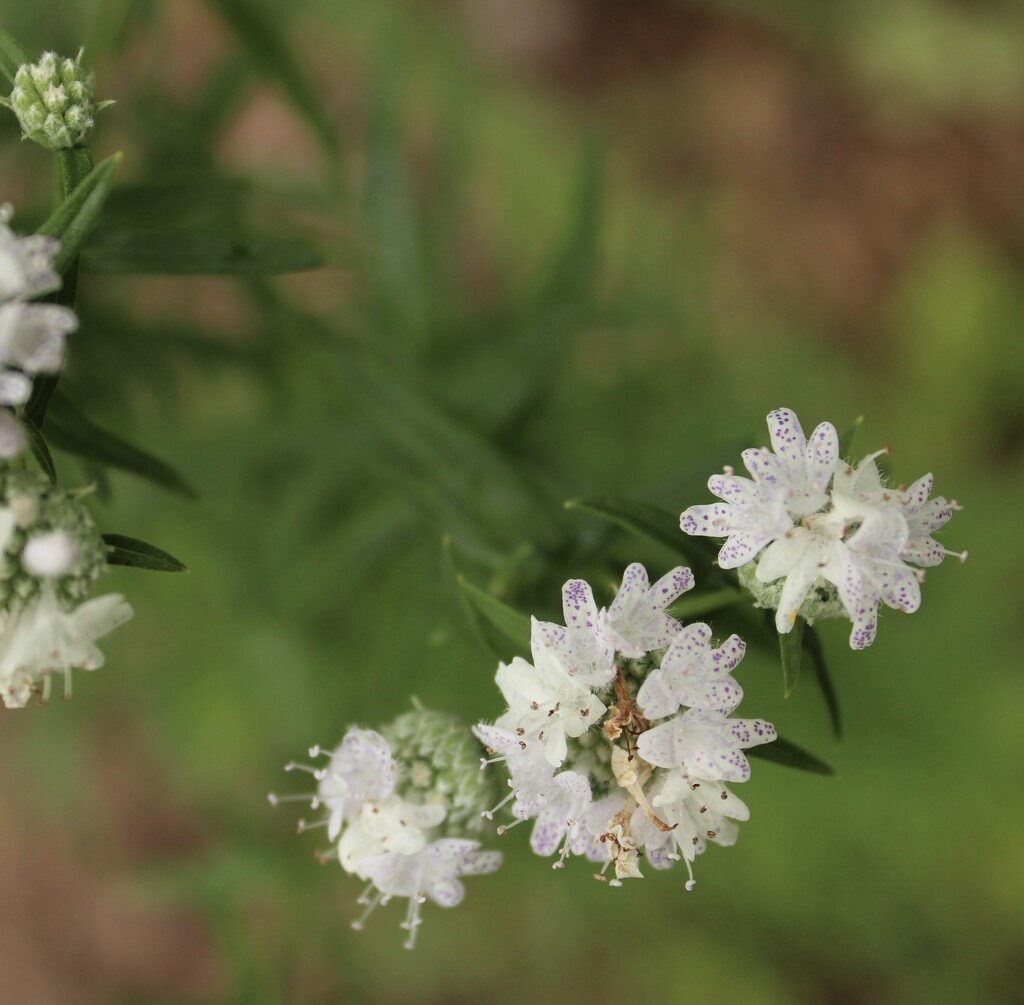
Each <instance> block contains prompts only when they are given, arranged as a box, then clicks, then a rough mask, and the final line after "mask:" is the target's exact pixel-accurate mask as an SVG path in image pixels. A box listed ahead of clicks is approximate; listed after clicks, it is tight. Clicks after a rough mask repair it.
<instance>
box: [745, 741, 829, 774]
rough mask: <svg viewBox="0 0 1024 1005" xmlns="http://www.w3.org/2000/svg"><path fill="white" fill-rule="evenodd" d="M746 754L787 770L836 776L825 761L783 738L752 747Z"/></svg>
mask: <svg viewBox="0 0 1024 1005" xmlns="http://www.w3.org/2000/svg"><path fill="white" fill-rule="evenodd" d="M744 753H745V754H746V755H747V756H748V757H759V758H761V759H762V760H764V761H774V762H775V763H776V764H782V765H785V766H786V767H787V768H796V769H797V770H798V771H810V772H811V773H812V774H815V775H834V774H835V771H834V770H833V769H832V768H831V767H830V766H829V765H827V764H826V763H825V762H824V761H822V760H819V759H818V758H817V757H815V756H814V755H813V754H809V753H808V752H807V751H806V750H804V749H803V747H798V746H797V745H796V744H795V743H790V742H789V740H784V739H783V738H782V737H781V736H778V737H776V738H775V739H774V740H773V741H772V742H771V743H763V744H761V746H759V747H751V748H750V749H749V750H745V751H744Z"/></svg>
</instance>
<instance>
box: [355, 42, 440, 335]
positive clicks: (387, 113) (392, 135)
mask: <svg viewBox="0 0 1024 1005" xmlns="http://www.w3.org/2000/svg"><path fill="white" fill-rule="evenodd" d="M400 101H401V97H400V94H399V80H398V79H397V78H396V76H395V67H394V65H393V64H392V63H390V62H385V63H383V64H382V67H381V72H379V73H378V74H377V75H376V77H375V79H374V86H373V89H372V93H371V96H370V107H369V110H368V114H367V125H366V143H365V155H364V156H365V164H364V168H363V183H362V193H361V195H362V199H361V203H362V206H361V208H362V215H363V220H364V229H365V232H366V237H365V241H364V242H363V243H364V254H365V256H366V273H367V283H368V290H367V292H368V296H369V299H370V301H371V302H370V304H369V306H370V308H371V310H372V311H373V312H374V313H375V314H376V315H378V316H380V317H382V318H384V320H385V322H386V323H387V324H388V326H389V327H393V328H396V329H397V332H396V334H399V335H401V336H410V335H411V336H414V337H415V336H416V335H417V334H420V333H421V331H422V328H423V317H424V309H425V305H424V289H423V286H424V277H423V272H422V269H421V266H420V262H421V255H420V249H419V246H418V245H419V232H420V221H419V219H418V217H417V212H416V205H415V202H414V199H413V193H412V185H411V183H410V180H409V171H408V167H407V165H406V157H405V151H404V149H403V144H402V116H401V110H400Z"/></svg>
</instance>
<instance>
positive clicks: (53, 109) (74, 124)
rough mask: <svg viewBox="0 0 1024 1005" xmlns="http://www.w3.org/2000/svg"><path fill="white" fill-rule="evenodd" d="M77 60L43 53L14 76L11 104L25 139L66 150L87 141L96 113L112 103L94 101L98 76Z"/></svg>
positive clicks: (53, 148)
mask: <svg viewBox="0 0 1024 1005" xmlns="http://www.w3.org/2000/svg"><path fill="white" fill-rule="evenodd" d="M81 60H82V53H81V52H79V54H78V57H77V58H76V59H67V58H63V57H61V56H58V55H57V54H56V53H55V52H44V53H43V55H42V56H41V57H40V58H39V60H38V61H37V62H35V63H26V64H25V65H23V66H21V67H19V68H18V72H17V73H16V74H15V76H14V90H13V91H12V92H11V96H10V99H9V101H8V102H7V103H8V104H9V106H10V107H11V108H12V109H13V111H14V114H15V115H17V117H18V122H19V123H20V124H21V128H22V131H23V132H24V134H25V138H26V139H30V140H35V141H36V142H37V143H40V144H42V145H43V146H44V147H46V148H48V149H50V150H63V149H67V148H68V147H74V146H78V145H79V144H81V143H84V142H85V139H86V137H87V136H88V135H89V132H90V131H91V129H92V127H93V125H94V124H95V121H96V120H95V115H96V113H97V112H98V111H99V110H100V109H102V108H105V107H106V106H107V105H109V104H110V102H109V101H104V102H100V103H98V104H97V102H96V101H95V98H94V95H95V87H96V83H95V78H94V76H93V74H92V73H89V72H87V71H86V70H84V69H83V68H82V65H81Z"/></svg>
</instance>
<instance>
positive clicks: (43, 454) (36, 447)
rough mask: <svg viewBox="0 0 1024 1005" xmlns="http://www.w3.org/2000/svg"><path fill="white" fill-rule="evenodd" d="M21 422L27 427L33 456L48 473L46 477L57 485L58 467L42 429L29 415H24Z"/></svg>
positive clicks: (26, 433)
mask: <svg viewBox="0 0 1024 1005" xmlns="http://www.w3.org/2000/svg"><path fill="white" fill-rule="evenodd" d="M21 424H22V426H23V427H24V429H25V435H26V436H27V437H28V445H29V448H30V449H31V451H32V456H33V457H35V459H36V462H37V463H38V464H39V466H40V467H41V468H42V469H43V471H44V472H45V473H46V477H47V478H49V479H50V481H51V482H53V484H54V485H56V484H57V469H56V467H55V466H54V463H53V458H52V457H51V456H50V448H49V447H48V446H47V445H46V440H45V439H44V437H43V433H42V430H40V428H39V427H38V426H37V425H36V424H35V423H34V422H33V421H32V420H31V419H30V418H29V417H28V416H27V415H25V416H22V420H21Z"/></svg>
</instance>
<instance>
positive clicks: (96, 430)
mask: <svg viewBox="0 0 1024 1005" xmlns="http://www.w3.org/2000/svg"><path fill="white" fill-rule="evenodd" d="M46 434H47V436H48V437H49V440H50V443H52V444H53V446H55V447H57V448H58V449H60V450H64V451H66V452H67V453H69V454H74V455H75V456H76V457H82V458H85V459H86V460H90V461H96V462H97V463H99V464H105V465H107V466H108V467H112V468H118V469H119V470H121V471H128V472H130V473H131V474H134V475H138V476H139V477H140V478H145V479H147V480H148V481H151V482H155V483H156V484H157V485H161V486H163V487H164V488H165V489H169V490H170V491H172V492H178V493H180V494H181V495H184V496H188V497H189V498H190V499H195V498H196V491H195V489H194V488H192V486H191V485H189V484H188V482H186V481H185V479H184V478H182V477H181V475H179V474H178V472H177V471H175V470H174V469H173V468H172V467H171V466H170V465H168V464H166V463H164V461H162V460H160V459H159V458H157V457H154V456H153V455H152V454H150V453H147V452H146V451H145V450H143V449H141V448H140V447H136V446H134V445H133V444H131V443H129V442H127V440H122V439H121V437H119V436H117V435H116V434H115V433H111V432H109V431H108V430H106V429H103V428H102V427H100V426H97V425H96V424H95V423H93V422H91V421H90V420H89V419H87V418H86V417H85V416H84V415H82V413H81V412H79V411H78V409H77V408H76V407H75V406H74V405H72V404H71V402H70V401H68V399H67V398H65V397H64V396H63V395H61V394H59V393H58V392H55V393H54V395H53V398H52V399H51V402H50V409H49V413H48V415H47V423H46Z"/></svg>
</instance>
